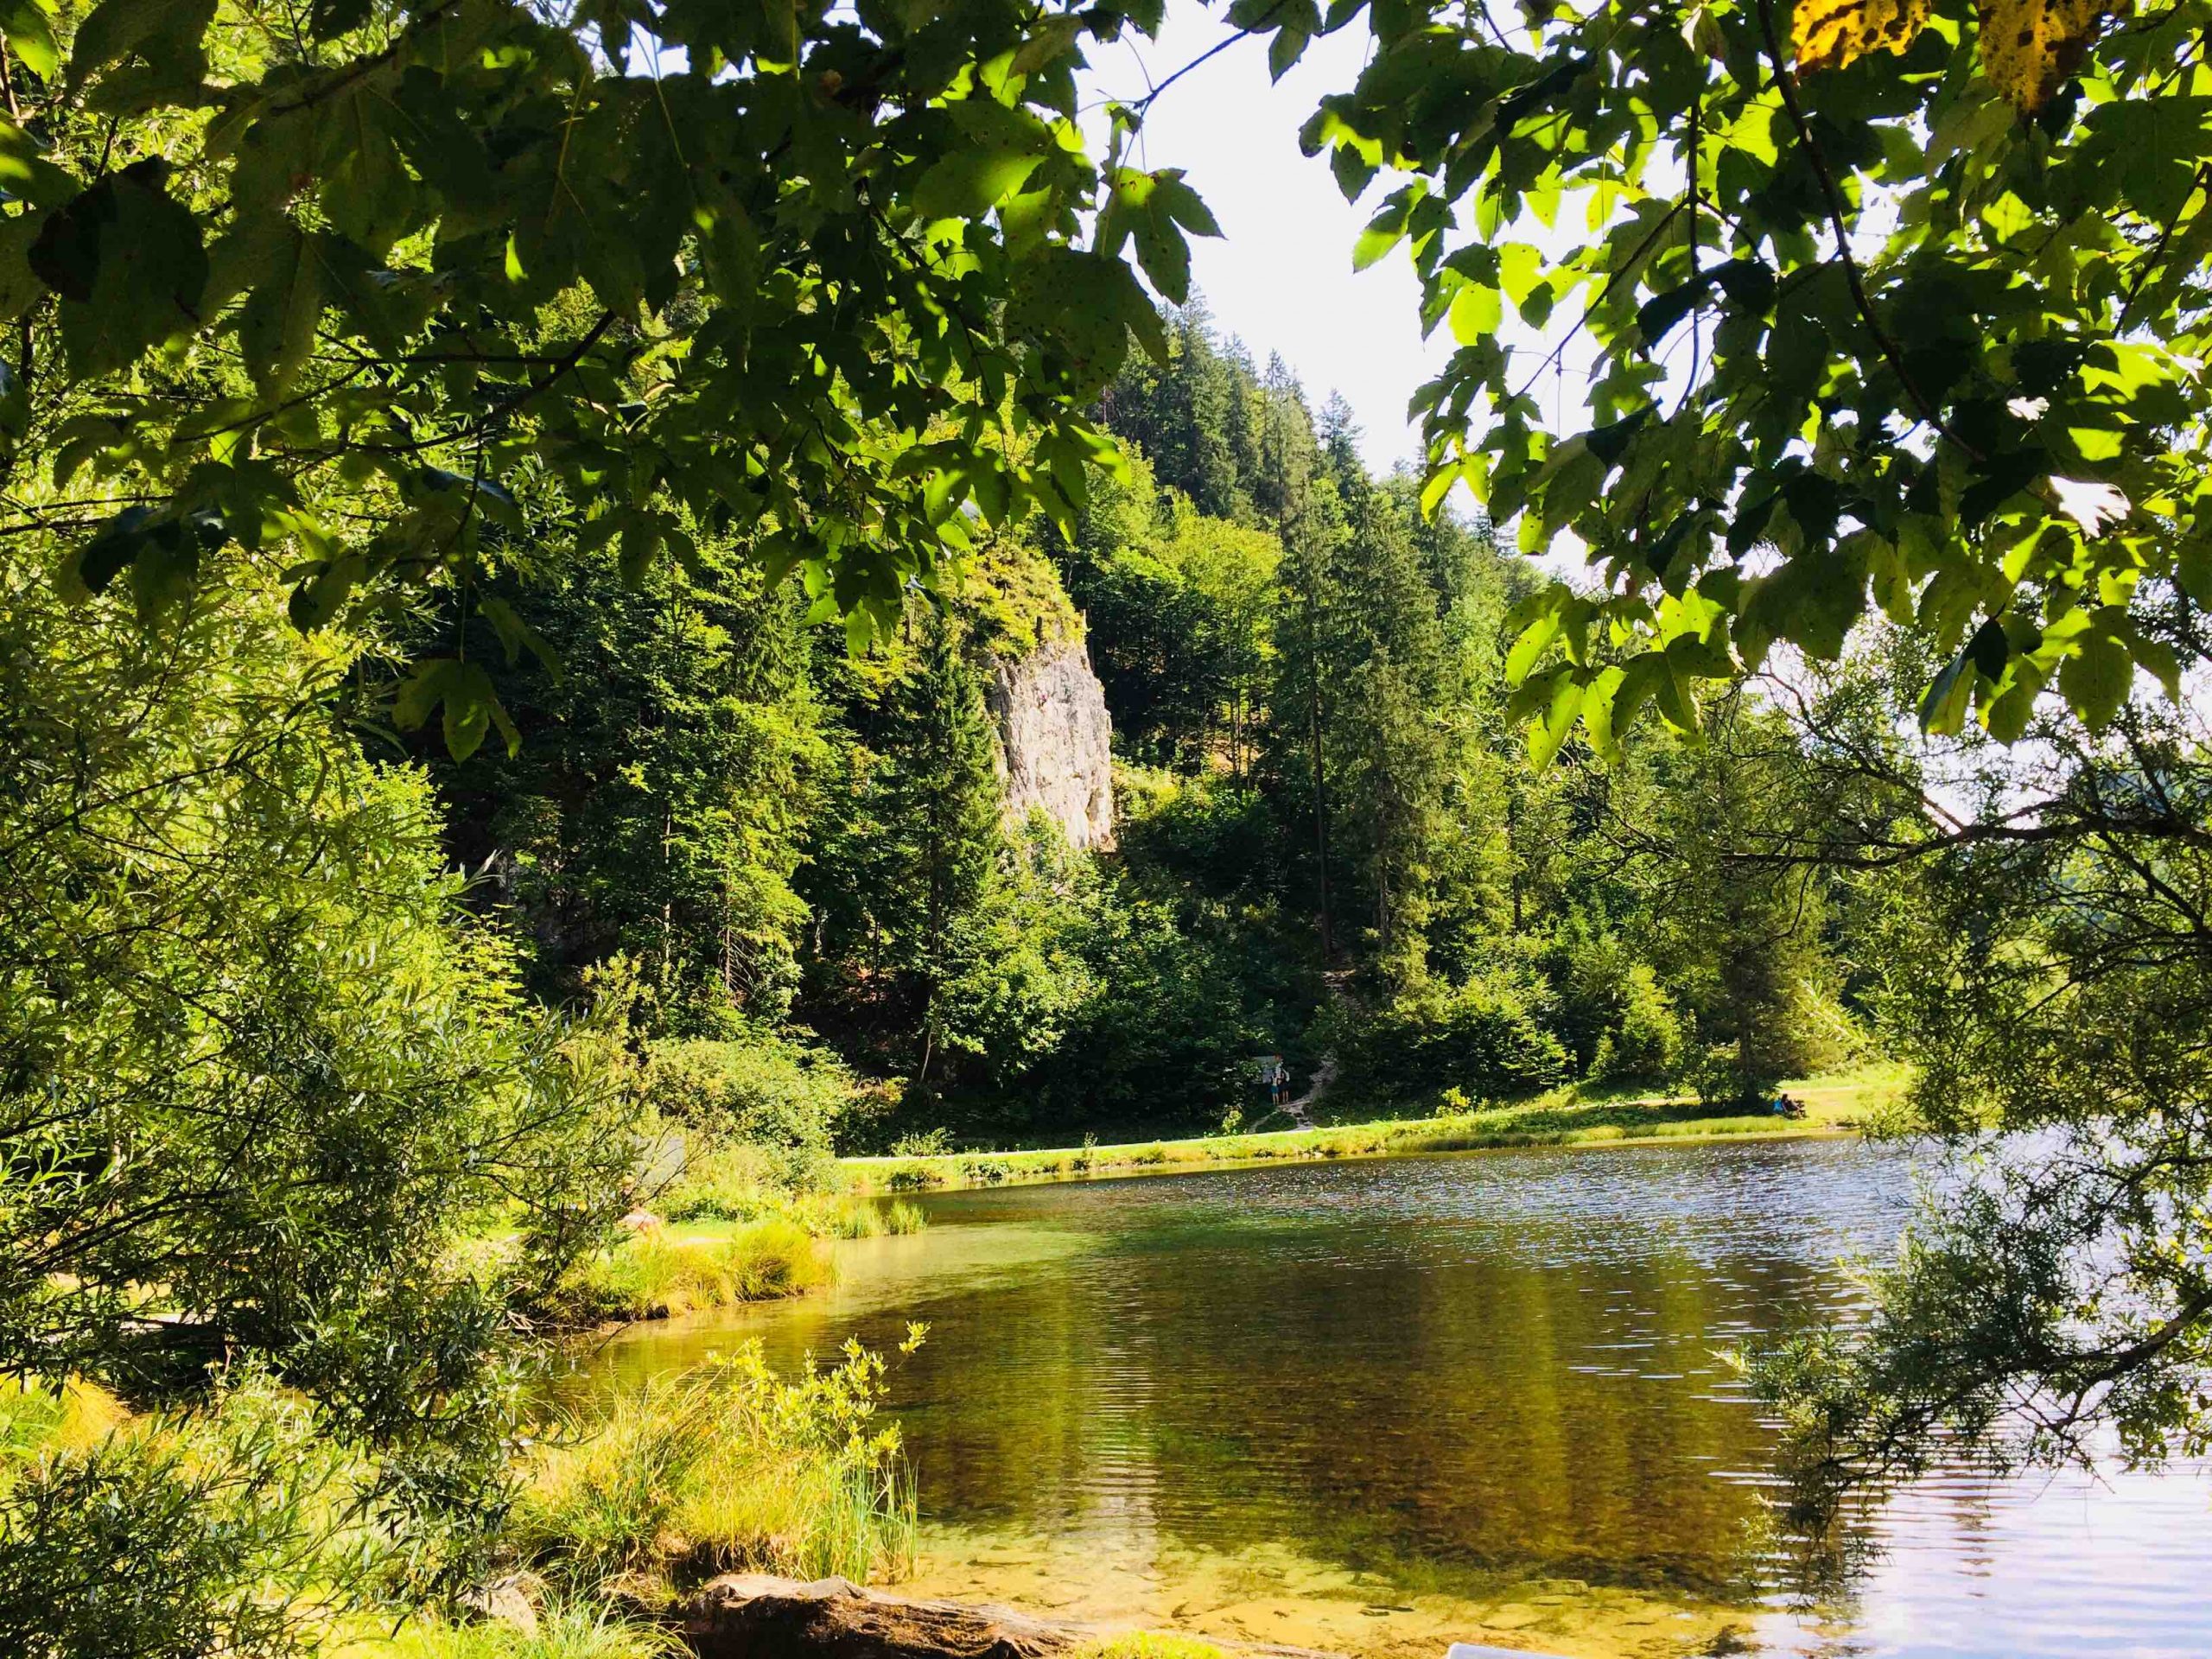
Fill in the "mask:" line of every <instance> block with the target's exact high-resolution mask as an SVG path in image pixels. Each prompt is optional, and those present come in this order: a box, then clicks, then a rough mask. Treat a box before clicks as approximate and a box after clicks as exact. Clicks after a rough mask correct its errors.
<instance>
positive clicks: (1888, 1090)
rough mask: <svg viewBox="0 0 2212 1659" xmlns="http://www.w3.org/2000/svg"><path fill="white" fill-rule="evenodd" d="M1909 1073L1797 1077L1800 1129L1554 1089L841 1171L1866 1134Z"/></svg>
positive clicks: (1036, 1175) (1148, 1163)
mask: <svg viewBox="0 0 2212 1659" xmlns="http://www.w3.org/2000/svg"><path fill="white" fill-rule="evenodd" d="M1903 1085H1904V1071H1903V1070H1902V1069H1901V1068H1898V1067H1896V1066H1873V1067H1867V1068H1864V1069H1862V1070H1859V1071H1851V1072H1844V1073H1839V1074H1837V1075H1834V1076H1831V1077H1813V1078H1807V1079H1803V1080H1800V1081H1793V1082H1791V1083H1789V1084H1786V1085H1784V1086H1785V1088H1786V1089H1787V1090H1788V1092H1789V1093H1790V1094H1792V1095H1794V1096H1796V1097H1797V1098H1798V1099H1800V1100H1802V1101H1803V1102H1804V1103H1805V1104H1806V1108H1807V1112H1806V1116H1805V1118H1804V1120H1803V1121H1802V1122H1789V1121H1786V1120H1783V1119H1778V1118H1776V1117H1774V1116H1771V1115H1768V1114H1751V1115H1743V1114H1715V1113H1714V1112H1713V1109H1711V1108H1710V1107H1708V1106H1707V1105H1706V1104H1705V1103H1703V1102H1701V1101H1699V1100H1697V1099H1696V1098H1695V1097H1694V1096H1663V1097H1652V1096H1598V1097H1592V1096H1586V1095H1584V1094H1581V1093H1579V1092H1577V1091H1575V1090H1556V1091H1554V1093H1552V1094H1549V1095H1545V1096H1541V1097H1539V1098H1537V1099H1535V1100H1532V1101H1527V1102H1522V1103H1517V1104H1513V1105H1505V1106H1496V1107H1487V1108H1480V1109H1473V1110H1469V1111H1448V1110H1447V1111H1441V1112H1436V1113H1433V1114H1432V1115H1430V1116H1422V1117H1410V1116H1408V1117H1398V1118H1386V1119H1381V1120H1378V1121H1376V1122H1366V1123H1345V1124H1331V1125H1327V1126H1325V1127H1322V1128H1313V1129H1283V1130H1278V1131H1275V1132H1274V1133H1271V1134H1262V1135H1206V1136H1200V1137H1197V1138H1194V1139H1191V1140H1186V1141H1133V1142H1130V1143H1128V1144H1125V1145H1119V1146H1083V1147H1046V1148H1042V1149H1039V1150H1036V1151H1020V1152H982V1153H976V1152H970V1153H946V1154H938V1155H935V1156H931V1157H903V1158H902V1157H890V1158H848V1159H844V1160H842V1163H841V1168H842V1173H843V1175H844V1178H845V1179H846V1181H847V1182H848V1183H849V1185H851V1187H852V1188H853V1189H854V1190H855V1191H858V1192H913V1191H919V1190H921V1189H923V1188H926V1187H936V1186H982V1185H997V1184H999V1183H1001V1182H1005V1181H1025V1180H1068V1179H1084V1178H1085V1177H1089V1176H1095V1175H1104V1174H1113V1173H1135V1172H1143V1171H1148V1170H1150V1171H1157V1170H1166V1169H1193V1168H1205V1167H1210V1166H1223V1165H1235V1164H1251V1163H1262V1162H1270V1161H1276V1160H1319V1159H1332V1158H1374V1157H1383V1156H1389V1155H1392V1154H1410V1153H1433V1152H1471V1151H1477V1150H1480V1149H1482V1148H1485V1147H1573V1146H1589V1145H1596V1144H1616V1145H1617V1144H1619V1143H1622V1142H1634V1141H1688V1140H1717V1139H1720V1138H1724V1137H1733V1138H1742V1137H1745V1136H1773V1135H1821V1134H1828V1135H1835V1134H1846V1133H1849V1132H1851V1131H1853V1130H1855V1129H1857V1128H1860V1127H1862V1126H1863V1125H1864V1124H1865V1123H1866V1122H1867V1121H1868V1120H1869V1119H1870V1118H1872V1116H1875V1115H1876V1114H1877V1113H1878V1112H1880V1111H1881V1110H1882V1109H1884V1108H1885V1107H1886V1106H1887V1105H1888V1104H1889V1103H1891V1102H1892V1101H1894V1100H1895V1099H1896V1097H1897V1095H1898V1094H1899V1093H1900V1092H1901V1090H1902V1088H1903Z"/></svg>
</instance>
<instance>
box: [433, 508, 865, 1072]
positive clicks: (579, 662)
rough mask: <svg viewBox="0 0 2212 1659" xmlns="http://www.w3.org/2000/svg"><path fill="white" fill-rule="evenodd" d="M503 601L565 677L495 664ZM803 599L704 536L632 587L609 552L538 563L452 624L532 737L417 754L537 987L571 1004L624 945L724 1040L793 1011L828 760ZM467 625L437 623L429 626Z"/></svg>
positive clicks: (677, 1024) (659, 988)
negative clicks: (459, 752)
mask: <svg viewBox="0 0 2212 1659" xmlns="http://www.w3.org/2000/svg"><path fill="white" fill-rule="evenodd" d="M493 603H495V604H496V606H497V607H499V608H497V609H493V611H492V615H493V617H494V618H499V619H503V626H505V627H508V628H512V629H521V630H527V631H528V637H529V638H530V639H534V640H537V641H539V642H541V643H542V644H543V645H544V646H545V647H546V648H547V651H548V652H550V654H551V655H552V656H553V657H555V658H556V659H557V662H558V664H559V671H558V672H557V673H556V672H552V671H548V670H547V668H546V667H545V666H544V664H542V663H540V662H538V661H537V659H536V658H532V657H529V656H527V655H525V656H524V658H523V659H522V660H521V661H520V662H510V661H507V660H505V659H504V658H502V656H501V655H500V653H499V643H500V632H499V629H498V628H495V627H494V626H493V624H492V622H491V621H490V620H486V619H485V618H484V616H483V614H482V610H483V609H485V608H490V606H491V604H493ZM802 608H803V601H801V598H800V596H799V595H798V594H797V593H796V592H795V591H794V590H793V589H791V588H789V587H785V588H783V589H782V590H780V591H774V590H771V589H770V588H768V587H767V586H766V584H764V583H763V582H761V581H760V579H759V577H758V576H757V575H754V574H753V573H752V572H750V571H748V570H747V569H745V568H744V567H743V566H742V565H741V563H740V562H739V561H738V560H737V558H736V557H735V556H734V554H733V553H732V551H731V550H730V549H729V547H728V543H727V542H725V541H723V540H720V539H716V538H704V539H702V541H701V542H700V543H699V546H698V548H697V549H696V556H695V557H694V559H693V561H692V564H691V569H690V571H689V572H686V571H684V570H681V569H671V568H667V567H658V568H656V569H653V570H652V571H651V572H648V573H647V574H646V575H644V576H643V577H642V578H639V579H638V580H635V581H626V580H625V579H624V577H623V575H622V574H621V572H620V569H618V562H617V560H616V558H615V556H614V555H613V553H612V552H609V551H606V550H601V551H600V552H596V553H592V554H588V555H584V556H579V557H577V558H575V559H571V560H551V561H544V562H542V563H537V564H534V565H533V566H532V567H531V568H530V569H525V570H523V571H520V572H518V573H517V574H516V575H513V576H512V577H510V578H507V579H503V580H501V581H500V582H499V583H498V584H497V592H496V594H493V595H491V596H490V600H489V601H487V603H486V606H484V607H480V611H479V613H478V615H477V617H476V619H475V620H474V622H473V625H472V626H466V627H463V628H461V629H459V630H458V631H457V639H458V643H457V645H456V648H457V649H460V650H461V651H463V652H466V651H467V650H468V649H469V648H470V646H471V645H474V650H475V652H476V660H478V661H480V662H481V663H483V664H485V672H486V675H487V676H488V677H489V683H490V684H491V687H492V689H493V691H494V692H495V693H496V694H497V695H498V696H499V699H500V701H501V702H502V704H503V705H504V706H505V709H507V710H508V713H509V715H510V716H511V718H512V720H513V721H514V724H515V728H516V730H517V732H518V734H519V735H520V737H521V739H522V744H521V747H520V749H519V751H518V753H513V754H509V753H506V752H505V750H504V749H499V750H486V749H479V750H478V751H476V752H475V753H474V754H472V755H471V756H469V757H467V759H466V760H452V759H450V758H448V757H446V756H445V755H444V753H443V751H442V746H441V745H435V744H430V743H423V744H422V745H420V746H419V747H421V748H422V750H423V753H424V757H425V759H426V760H428V761H429V764H430V766H431V769H432V772H433V775H434V776H435V778H436V779H437V782H438V787H439V792H440V794H441V796H442V798H443V799H444V801H445V802H446V803H447V807H448V823H447V829H446V837H445V839H446V844H447V846H448V848H449V849H451V851H452V852H453V854H454V856H455V857H456V858H457V859H459V860H460V861H461V862H462V863H463V864H464V865H466V866H467V867H469V868H485V869H486V870H487V871H488V872H490V873H491V874H492V877H493V879H492V880H490V881H487V882H486V883H484V884H482V885H481V886H480V887H479V888H478V890H477V891H476V893H474V894H473V895H472V897H474V899H475V900H476V902H477V903H478V904H479V906H480V907H481V908H483V909H485V910H486V911H487V912H497V911H501V910H510V907H512V909H511V910H510V914H511V916H512V919H513V920H514V921H515V922H516V923H517V924H518V925H516V926H515V927H514V928H513V929H512V932H513V935H514V937H515V938H516V939H517V941H518V944H519V945H520V947H521V949H522V950H523V952H524V960H525V962H526V963H527V969H528V982H529V984H530V987H531V989H532V990H533V991H534V992H535V993H536V994H537V995H539V996H540V997H542V998H543V999H545V1000H548V1001H569V1000H572V999H575V997H577V996H578V995H580V994H581V993H582V988H583V980H584V977H585V976H586V974H587V973H588V971H589V970H590V969H592V968H593V967H594V965H595V964H597V963H602V962H604V961H606V960H607V959H608V958H609V957H613V956H614V955H616V954H620V955H624V956H626V957H629V958H630V959H631V960H632V963H635V964H636V968H637V971H638V974H639V978H640V980H641V982H642V985H643V987H644V988H645V989H646V990H647V991H649V992H650V993H651V1003H650V1006H649V1007H647V1008H646V1009H645V1010H643V1012H645V1014H648V1015H649V1016H650V1023H651V1024H652V1025H653V1026H655V1027H657V1028H659V1029H664V1030H674V1031H677V1032H682V1033H690V1034H707V1035H721V1034H727V1033H726V1029H725V1028H727V1027H732V1026H733V1025H734V1024H737V1023H741V1021H742V1019H743V1018H744V1017H745V1016H747V1015H751V1016H753V1017H754V1018H756V1019H758V1018H769V1019H773V1018H776V1017H779V1016H780V1015H781V1014H783V1013H784V1012H785V1009H786V1008H787V1007H788V1006H789V1004H790V1001H791V993H792V990H793V988H794V987H795V986H796V983H797V981H798V966H797V950H798V931H799V928H800V926H801V925H802V923H803V921H804V917H805V914H806V912H805V907H804V905H803V904H802V903H801V901H800V900H799V899H798V895H797V893H795V892H794V890H793V886H792V883H793V878H794V875H795V873H796V870H797V868H798V863H799V861H800V859H801V857H802V855H803V853H804V846H805V841H806V836H807V831H808V819H809V817H810V815H811V811H812V809H813V808H814V806H815V804H816V798H817V791H819V789H820V788H821V786H822V782H823V774H824V772H825V771H826V769H827V768H828V766H829V764H830V749H829V742H828V740H827V738H826V736H825V734H823V730H822V727H823V711H822V709H821V707H820V702H819V698H818V697H817V695H816V693H815V690H814V685H813V679H812V677H811V675H810V673H809V667H810V652H809V648H808V641H807V639H806V636H805V634H804V631H803V629H802V627H801V623H800V613H801V610H802ZM455 635H456V631H454V630H450V629H448V626H447V625H446V624H445V622H444V620H442V619H439V620H436V621H435V622H434V623H432V624H429V625H427V626H424V627H423V629H422V631H421V634H420V638H421V639H422V640H423V648H424V649H429V648H430V647H431V646H432V645H436V644H438V643H439V642H441V641H444V640H447V639H454V638H455Z"/></svg>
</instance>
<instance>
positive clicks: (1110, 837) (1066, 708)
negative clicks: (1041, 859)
mask: <svg viewBox="0 0 2212 1659" xmlns="http://www.w3.org/2000/svg"><path fill="white" fill-rule="evenodd" d="M984 701H985V702H986V703H988V705H989V708H990V711H991V720H992V721H993V723H994V724H995V725H996V726H997V728H998V734H999V766H1000V772H1001V776H1002V777H1003V778H1004V779H1005V780H1006V804H1007V818H1008V819H1009V821H1011V822H1013V823H1020V821H1021V820H1022V819H1024V818H1026V817H1028V816H1029V811H1030V809H1031V808H1033V807H1042V808H1043V809H1044V810H1045V811H1046V814H1047V815H1048V816H1049V817H1051V818H1052V821H1053V822H1054V823H1058V825H1059V826H1060V829H1061V830H1062V831H1063V832H1064V833H1065V835H1066V836H1067V838H1068V844H1069V845H1070V846H1071V847H1077V848H1087V849H1090V850H1092V851H1094V852H1096V851H1103V850H1104V849H1108V848H1109V847H1111V846H1112V845H1113V844H1114V769H1113V760H1112V757H1111V755H1110V753H1109V747H1108V742H1109V738H1110V737H1111V735H1112V734H1113V722H1112V721H1110V720H1109V718H1108V717H1107V714H1106V688H1105V687H1104V686H1103V685H1101V684H1100V683H1099V682H1098V676H1097V675H1096V674H1095V673H1094V672H1092V671H1091V667H1090V650H1089V648H1088V647H1087V646H1086V645H1084V642H1083V640H1082V639H1081V637H1080V636H1078V637H1077V638H1075V639H1059V640H1052V641H1048V642H1047V643H1046V644H1044V645H1040V646H1039V647H1038V648H1037V650H1036V651H1034V652H1032V653H1031V654H1030V655H1028V656H1027V657H1023V658H1019V659H1017V660H1015V661H1013V662H1004V661H1001V662H1000V663H998V664H996V666H995V670H994V671H993V673H992V676H991V683H990V684H989V686H988V687H987V688H986V689H985V691H984Z"/></svg>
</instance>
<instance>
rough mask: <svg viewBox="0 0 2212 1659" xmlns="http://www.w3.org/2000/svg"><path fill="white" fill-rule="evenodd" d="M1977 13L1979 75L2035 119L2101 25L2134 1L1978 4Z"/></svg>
mask: <svg viewBox="0 0 2212 1659" xmlns="http://www.w3.org/2000/svg"><path fill="white" fill-rule="evenodd" d="M1979 10H1980V13H1981V73H1983V74H1984V75H1986V76H1987V77H1988V79H1989V80H1990V82H1991V83H1992V84H1993V86H1996V88H1997V90H1998V91H1999V92H2002V93H2004V94H2005V97H2007V98H2009V99H2012V102H2013V104H2014V105H2016V106H2018V108H2019V109H2020V110H2022V111H2024V112H2025V113H2027V114H2029V115H2033V114H2034V113H2035V112H2036V111H2037V110H2039V109H2041V108H2042V107H2043V106H2044V105H2045V104H2047V103H2048V102H2050V95H2051V94H2052V93H2053V92H2056V91H2057V90H2058V89H2059V87H2060V86H2062V85H2063V84H2064V82H2065V80H2066V78H2067V77H2068V76H2069V75H2070V74H2072V73H2074V71H2075V68H2076V67H2078V66H2079V65H2080V63H2081V61H2082V54H2083V53H2084V52H2086V51H2088V48H2089V39H2090V37H2091V36H2092V35H2094V34H2095V33H2096V32H2097V25H2098V24H2100V23H2101V22H2103V21H2104V20H2105V19H2106V18H2107V17H2120V16H2126V14H2127V13H2129V12H2131V11H2133V10H2134V0H1980V7H1979Z"/></svg>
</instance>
